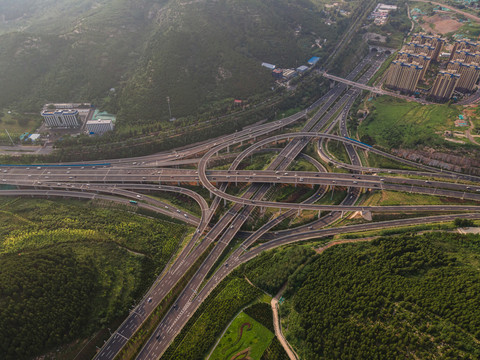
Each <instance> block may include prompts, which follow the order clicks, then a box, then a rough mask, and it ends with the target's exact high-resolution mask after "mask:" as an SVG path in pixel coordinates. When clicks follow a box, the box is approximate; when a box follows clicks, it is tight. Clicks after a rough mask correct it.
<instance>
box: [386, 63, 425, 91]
mask: <svg viewBox="0 0 480 360" xmlns="http://www.w3.org/2000/svg"><path fill="white" fill-rule="evenodd" d="M422 72H423V66H422V65H420V64H419V63H417V62H412V63H407V62H403V61H401V60H394V61H392V64H391V65H390V69H389V71H388V74H387V78H386V80H385V86H387V87H389V88H391V89H393V90H400V91H402V92H406V93H410V94H411V93H413V92H415V88H416V87H417V84H418V80H420V75H421V74H422Z"/></svg>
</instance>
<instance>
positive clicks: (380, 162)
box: [366, 152, 417, 170]
mask: <svg viewBox="0 0 480 360" xmlns="http://www.w3.org/2000/svg"><path fill="white" fill-rule="evenodd" d="M366 154H367V156H366V159H367V161H368V165H367V166H371V167H374V168H382V169H400V170H417V168H414V167H412V166H408V165H405V164H402V163H401V162H398V161H395V160H392V159H388V158H386V157H383V156H381V155H378V154H375V153H372V152H367V153H366Z"/></svg>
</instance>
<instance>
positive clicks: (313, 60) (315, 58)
mask: <svg viewBox="0 0 480 360" xmlns="http://www.w3.org/2000/svg"><path fill="white" fill-rule="evenodd" d="M318 60H320V58H319V57H318V56H313V57H312V58H311V59H310V60H308V61H307V62H308V63H309V64H310V65H315V64H316V63H317V62H318Z"/></svg>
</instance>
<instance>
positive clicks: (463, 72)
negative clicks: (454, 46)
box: [447, 61, 480, 93]
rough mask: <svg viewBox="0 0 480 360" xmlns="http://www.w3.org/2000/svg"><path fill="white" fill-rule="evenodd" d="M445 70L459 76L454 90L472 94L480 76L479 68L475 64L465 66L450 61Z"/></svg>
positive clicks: (461, 63)
mask: <svg viewBox="0 0 480 360" xmlns="http://www.w3.org/2000/svg"><path fill="white" fill-rule="evenodd" d="M447 69H448V70H449V71H455V72H456V73H457V74H459V75H460V79H458V82H457V86H456V88H455V90H458V91H460V92H463V93H466V92H472V91H473V90H474V88H475V85H476V83H477V81H478V78H479V76H480V66H479V65H478V64H477V63H474V64H465V63H463V62H460V61H451V62H449V63H448V67H447Z"/></svg>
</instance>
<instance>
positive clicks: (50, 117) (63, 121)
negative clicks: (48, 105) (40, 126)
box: [42, 110, 81, 128]
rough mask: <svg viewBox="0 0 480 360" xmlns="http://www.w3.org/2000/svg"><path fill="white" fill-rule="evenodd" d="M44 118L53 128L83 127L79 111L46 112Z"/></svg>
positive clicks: (43, 112) (43, 113)
mask: <svg viewBox="0 0 480 360" xmlns="http://www.w3.org/2000/svg"><path fill="white" fill-rule="evenodd" d="M42 116H43V119H44V120H45V124H46V125H47V126H48V127H51V128H77V127H79V126H80V125H81V122H80V118H79V114H78V111H77V110H53V111H50V110H45V111H42Z"/></svg>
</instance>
